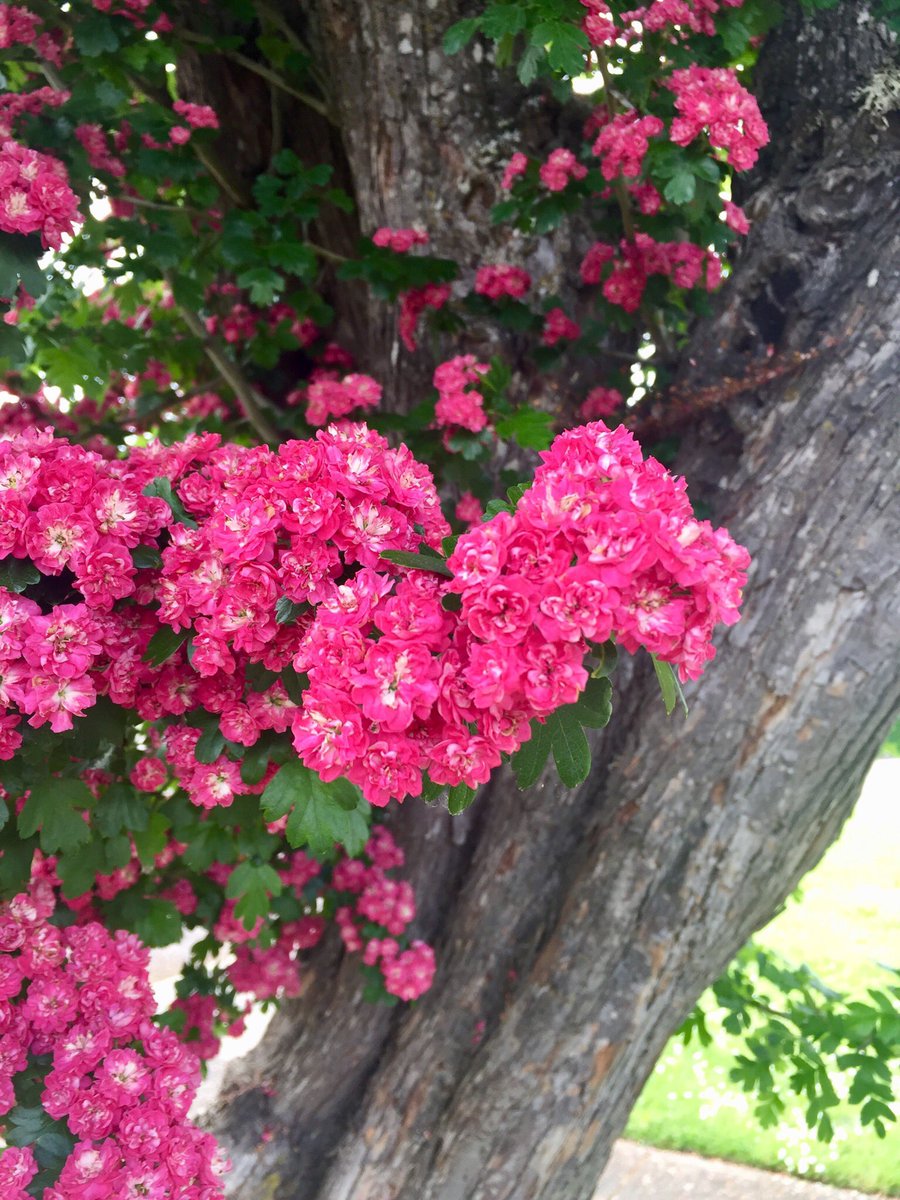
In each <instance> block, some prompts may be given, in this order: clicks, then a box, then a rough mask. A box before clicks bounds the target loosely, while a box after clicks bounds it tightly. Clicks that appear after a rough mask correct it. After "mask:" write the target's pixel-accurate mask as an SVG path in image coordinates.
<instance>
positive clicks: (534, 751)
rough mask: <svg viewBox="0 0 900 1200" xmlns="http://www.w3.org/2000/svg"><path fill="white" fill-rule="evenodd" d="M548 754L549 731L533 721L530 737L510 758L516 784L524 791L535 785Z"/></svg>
mask: <svg viewBox="0 0 900 1200" xmlns="http://www.w3.org/2000/svg"><path fill="white" fill-rule="evenodd" d="M549 753H550V730H549V729H548V728H547V726H546V725H545V724H542V722H540V721H538V720H537V719H535V720H534V721H532V722H531V737H530V738H529V740H528V741H527V742H525V743H524V744H523V745H522V746H520V747H519V749H518V750H517V751H516V752H515V754H514V755H513V756H512V760H511V762H512V769H513V771H514V772H515V776H516V783H517V784H518V786H519V788H520V789H521V790H522V791H524V790H525V788H529V787H531V786H532V784H535V783H537V781H538V779H540V777H541V772H542V771H543V769H544V764H545V763H546V761H547V755H548V754H549Z"/></svg>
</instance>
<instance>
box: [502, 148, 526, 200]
mask: <svg viewBox="0 0 900 1200" xmlns="http://www.w3.org/2000/svg"><path fill="white" fill-rule="evenodd" d="M527 170H528V158H527V156H526V155H524V154H523V153H522V152H521V150H517V151H516V153H515V154H514V155H513V156H512V158H511V159H510V160H509V162H508V163H507V164H506V168H505V170H504V172H503V180H502V182H501V184H500V186H501V187H502V188H503V190H504V191H506V192H508V191H509V190H510V188H511V187H512V185H513V183H514V182H515V180H516V178H517V176H519V175H524V174H525V172H526V171H527Z"/></svg>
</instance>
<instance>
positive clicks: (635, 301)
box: [581, 233, 722, 312]
mask: <svg viewBox="0 0 900 1200" xmlns="http://www.w3.org/2000/svg"><path fill="white" fill-rule="evenodd" d="M607 263H610V264H612V266H611V270H610V271H609V273H608V274H607V275H606V279H605V281H604V283H603V295H604V296H605V297H606V299H607V300H608V301H609V302H610V304H615V305H618V307H620V308H623V309H624V310H625V311H626V312H635V311H636V310H637V309H638V308H639V307H640V303H641V298H642V297H643V294H644V289H645V288H646V286H647V280H648V278H649V277H650V276H651V275H667V276H668V277H669V278H670V279H671V280H672V282H673V283H674V284H675V286H676V287H679V288H685V289H689V288H694V287H698V286H699V287H703V288H705V289H706V290H707V291H710V292H711V291H713V290H715V288H717V287H718V286H719V283H720V282H721V279H722V261H721V259H720V258H719V256H718V255H717V254H716V253H715V251H713V250H707V249H706V248H705V247H703V246H697V245H695V244H694V243H693V242H657V241H656V240H655V239H654V238H652V237H651V236H650V235H649V234H647V233H638V234H636V235H635V238H634V241H627V240H626V239H624V238H623V239H622V241H621V242H620V243H619V251H618V254H617V252H616V249H615V247H613V246H610V245H609V244H608V243H605V242H596V243H595V244H594V245H593V246H592V247H591V248H590V250H588V252H587V254H586V255H585V257H584V259H583V260H582V263H581V278H582V280H583V281H584V282H585V283H592V284H593V283H599V282H600V280H601V279H602V278H603V270H604V267H605V265H606V264H607Z"/></svg>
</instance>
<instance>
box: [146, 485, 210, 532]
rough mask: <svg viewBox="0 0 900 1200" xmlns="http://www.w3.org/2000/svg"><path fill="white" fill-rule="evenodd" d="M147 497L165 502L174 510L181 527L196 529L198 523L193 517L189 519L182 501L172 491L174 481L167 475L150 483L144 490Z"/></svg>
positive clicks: (173, 512) (173, 513)
mask: <svg viewBox="0 0 900 1200" xmlns="http://www.w3.org/2000/svg"><path fill="white" fill-rule="evenodd" d="M143 494H144V495H145V496H158V497H159V498H160V499H161V500H165V502H166V504H168V506H169V508H171V510H172V515H173V516H174V518H175V520H176V521H177V522H178V523H179V524H180V525H186V526H187V527H188V529H196V528H197V522H196V521H195V520H194V519H193V517H189V516H188V514H187V511H186V509H185V507H184V505H183V504H182V503H181V500H180V499H179V498H178V497H177V496H176V495H175V493H174V492H173V491H172V481H171V480H170V479H167V478H166V477H165V475H159V476H157V478H156V479H154V480H153V481H152V482H151V483H148V484H147V486H146V487H145V488H144V490H143Z"/></svg>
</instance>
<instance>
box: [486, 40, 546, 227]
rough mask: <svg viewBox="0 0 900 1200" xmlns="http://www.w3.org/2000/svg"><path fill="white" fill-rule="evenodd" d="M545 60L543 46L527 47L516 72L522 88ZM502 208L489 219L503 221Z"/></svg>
mask: <svg viewBox="0 0 900 1200" xmlns="http://www.w3.org/2000/svg"><path fill="white" fill-rule="evenodd" d="M545 58H546V56H545V54H544V48H543V46H529V47H528V49H527V50H526V51H525V53H524V54H523V55H522V57H521V58H520V59H519V67H518V70H517V72H516V74H517V75H518V77H519V83H521V84H522V86H523V87H528V86H529V85H530V84H532V83H534V81H535V79H537V77H538V72H539V71H540V67H541V63H542V62H544V61H545ZM503 208H504V205H503V204H498V205H496V207H495V208H494V210H493V212H492V214H491V219H492V220H494V221H505V220H506V215H505V213H504V215H503V216H500V215H498V214H499V213H500V212H501V210H503ZM514 212H515V209H513V212H511V213H510V214H509V215H510V216H512V215H513V214H514Z"/></svg>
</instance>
